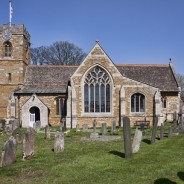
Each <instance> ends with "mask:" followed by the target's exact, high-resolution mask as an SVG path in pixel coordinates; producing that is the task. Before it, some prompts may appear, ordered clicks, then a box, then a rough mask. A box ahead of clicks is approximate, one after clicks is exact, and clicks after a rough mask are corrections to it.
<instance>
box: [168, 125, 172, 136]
mask: <svg viewBox="0 0 184 184" xmlns="http://www.w3.org/2000/svg"><path fill="white" fill-rule="evenodd" d="M171 137H172V127H169V131H168V138H171Z"/></svg>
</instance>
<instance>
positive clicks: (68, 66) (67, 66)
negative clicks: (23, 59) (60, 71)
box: [28, 65, 78, 68]
mask: <svg viewBox="0 0 184 184" xmlns="http://www.w3.org/2000/svg"><path fill="white" fill-rule="evenodd" d="M28 67H40V68H41V67H53V68H54V67H56V68H57V67H58V68H59V67H63V68H64V67H66V68H70V67H78V66H77V65H29V66H28Z"/></svg>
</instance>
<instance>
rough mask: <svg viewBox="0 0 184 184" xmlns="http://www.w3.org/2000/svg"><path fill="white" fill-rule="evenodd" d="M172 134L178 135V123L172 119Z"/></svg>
mask: <svg viewBox="0 0 184 184" xmlns="http://www.w3.org/2000/svg"><path fill="white" fill-rule="evenodd" d="M173 133H174V134H178V133H179V126H178V122H177V120H176V119H174V122H173Z"/></svg>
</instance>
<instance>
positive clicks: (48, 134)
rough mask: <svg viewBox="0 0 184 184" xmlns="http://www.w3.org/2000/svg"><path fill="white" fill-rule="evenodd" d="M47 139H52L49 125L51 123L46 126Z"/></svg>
mask: <svg viewBox="0 0 184 184" xmlns="http://www.w3.org/2000/svg"><path fill="white" fill-rule="evenodd" d="M45 139H50V127H49V125H46V126H45Z"/></svg>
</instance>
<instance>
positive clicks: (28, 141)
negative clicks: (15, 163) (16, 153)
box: [23, 127, 35, 160]
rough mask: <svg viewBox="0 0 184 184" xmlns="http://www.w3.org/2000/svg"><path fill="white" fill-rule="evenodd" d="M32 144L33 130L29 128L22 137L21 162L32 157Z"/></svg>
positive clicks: (33, 138) (33, 140)
mask: <svg viewBox="0 0 184 184" xmlns="http://www.w3.org/2000/svg"><path fill="white" fill-rule="evenodd" d="M34 144H35V134H34V129H33V128H31V127H29V128H28V129H27V131H26V133H25V134H24V137H23V160H25V159H26V158H28V157H30V156H32V155H34Z"/></svg>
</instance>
